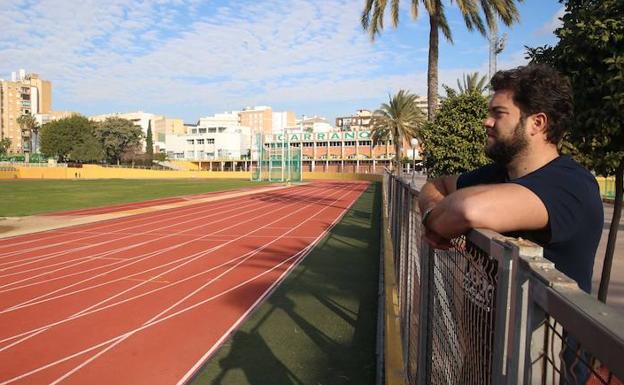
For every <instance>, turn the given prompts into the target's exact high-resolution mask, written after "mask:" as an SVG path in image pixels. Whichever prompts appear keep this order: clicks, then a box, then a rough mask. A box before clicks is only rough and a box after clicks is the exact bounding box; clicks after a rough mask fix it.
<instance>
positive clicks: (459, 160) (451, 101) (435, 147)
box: [420, 87, 488, 176]
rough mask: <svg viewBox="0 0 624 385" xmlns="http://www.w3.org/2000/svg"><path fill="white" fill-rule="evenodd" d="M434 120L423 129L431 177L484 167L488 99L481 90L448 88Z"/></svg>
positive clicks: (426, 163) (422, 133)
mask: <svg viewBox="0 0 624 385" xmlns="http://www.w3.org/2000/svg"><path fill="white" fill-rule="evenodd" d="M445 88H446V92H447V97H446V98H445V99H444V100H442V103H441V105H440V109H439V110H438V113H437V114H436V117H435V120H434V121H433V122H427V124H426V125H425V126H424V127H423V128H422V129H421V130H420V136H421V140H422V144H423V157H424V164H425V167H426V168H427V174H428V175H429V176H440V175H452V174H457V173H461V172H464V171H468V170H471V169H474V168H476V167H479V166H483V165H484V164H487V163H488V159H487V157H486V156H485V151H484V148H485V140H486V133H485V130H484V129H483V120H484V119H485V118H486V116H487V98H486V97H485V96H483V94H481V93H479V92H474V91H473V92H469V93H461V94H459V93H457V92H456V91H455V90H453V89H451V88H449V87H445Z"/></svg>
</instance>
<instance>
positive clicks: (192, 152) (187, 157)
mask: <svg viewBox="0 0 624 385" xmlns="http://www.w3.org/2000/svg"><path fill="white" fill-rule="evenodd" d="M193 157H195V152H194V151H187V152H186V159H193Z"/></svg>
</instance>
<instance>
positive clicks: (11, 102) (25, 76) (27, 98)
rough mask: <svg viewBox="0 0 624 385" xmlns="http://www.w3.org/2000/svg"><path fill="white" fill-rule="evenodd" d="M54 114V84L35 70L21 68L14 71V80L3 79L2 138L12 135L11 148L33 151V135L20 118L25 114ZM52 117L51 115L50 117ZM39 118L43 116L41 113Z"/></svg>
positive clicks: (0, 102) (0, 84)
mask: <svg viewBox="0 0 624 385" xmlns="http://www.w3.org/2000/svg"><path fill="white" fill-rule="evenodd" d="M51 113H52V83H51V82H50V81H48V80H43V79H41V78H40V77H39V75H38V74H35V73H26V71H25V70H23V69H20V70H19V71H18V72H13V73H11V80H4V79H0V138H9V139H10V140H11V147H10V149H9V151H11V152H16V153H21V152H30V151H31V149H30V143H31V138H30V134H31V133H29V132H27V131H24V132H22V130H21V127H20V125H19V124H18V123H17V119H18V118H19V117H20V116H22V115H25V114H31V115H33V116H35V118H37V117H38V116H39V115H49V114H51ZM48 119H49V118H48ZM38 120H39V121H41V120H42V117H41V116H39V118H38Z"/></svg>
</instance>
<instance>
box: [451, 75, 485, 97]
mask: <svg viewBox="0 0 624 385" xmlns="http://www.w3.org/2000/svg"><path fill="white" fill-rule="evenodd" d="M461 80H462V81H461V82H460V81H459V79H457V88H458V89H459V93H460V94H469V93H471V92H477V93H480V94H482V93H484V92H485V91H486V90H487V87H488V86H487V81H488V79H487V76H486V75H483V76H481V77H479V73H478V72H474V73H471V74H464V76H463V77H462V79H461Z"/></svg>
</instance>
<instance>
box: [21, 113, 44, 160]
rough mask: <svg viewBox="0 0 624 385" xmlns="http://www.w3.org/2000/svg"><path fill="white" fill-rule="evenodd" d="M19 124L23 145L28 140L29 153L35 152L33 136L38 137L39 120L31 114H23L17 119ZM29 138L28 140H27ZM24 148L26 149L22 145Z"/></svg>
mask: <svg viewBox="0 0 624 385" xmlns="http://www.w3.org/2000/svg"><path fill="white" fill-rule="evenodd" d="M17 124H19V126H20V128H21V130H22V143H24V141H26V140H28V152H34V150H35V149H34V148H33V146H32V144H33V140H32V139H33V134H34V135H36V134H37V132H38V130H39V123H37V119H35V117H34V116H32V115H31V114H23V115H22V116H20V117H19V118H17ZM26 138H28V139H26ZM22 148H24V144H22Z"/></svg>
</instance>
